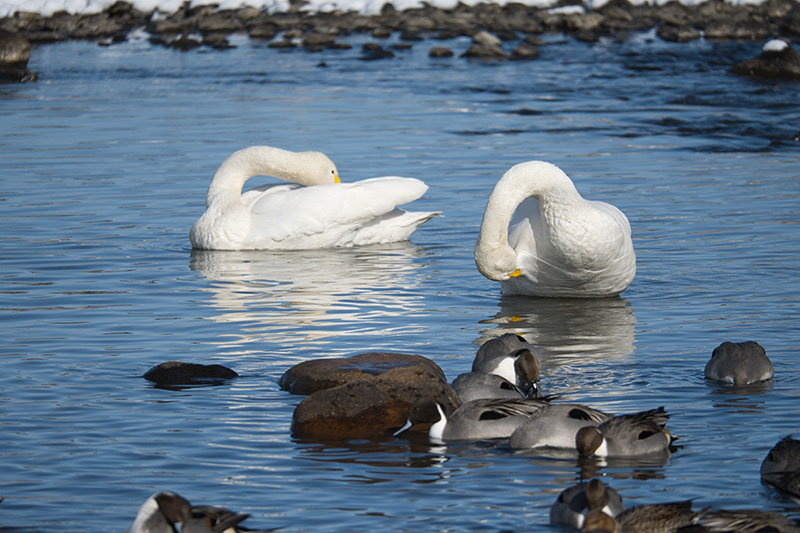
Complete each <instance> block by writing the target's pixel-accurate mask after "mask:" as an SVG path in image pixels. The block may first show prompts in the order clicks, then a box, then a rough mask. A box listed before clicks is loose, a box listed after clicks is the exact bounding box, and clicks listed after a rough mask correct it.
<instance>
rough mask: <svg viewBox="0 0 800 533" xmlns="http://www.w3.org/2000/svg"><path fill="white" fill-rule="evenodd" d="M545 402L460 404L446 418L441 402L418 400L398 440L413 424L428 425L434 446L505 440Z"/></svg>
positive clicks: (513, 400) (426, 399)
mask: <svg viewBox="0 0 800 533" xmlns="http://www.w3.org/2000/svg"><path fill="white" fill-rule="evenodd" d="M548 401H549V400H548V399H546V398H544V399H540V398H520V399H490V400H474V401H471V402H467V403H464V404H461V406H459V407H458V408H457V409H456V410H455V411H453V413H452V414H451V415H450V416H449V417H448V416H447V414H446V413H445V410H444V408H443V406H442V404H441V403H439V402H437V401H436V400H434V399H432V398H419V399H417V400H415V401H414V403H412V404H411V408H410V409H409V412H408V420H407V421H406V423H405V425H404V426H403V427H401V428H400V429H399V430H397V431H396V432H395V433H394V436H395V437H397V436H399V435H400V434H401V433H403V432H404V431H406V430H407V429H409V428H410V427H412V426H414V425H415V424H431V426H430V429H429V430H428V440H429V441H430V442H431V443H434V444H444V443H447V442H466V441H480V440H496V439H505V438H508V437H509V436H511V434H512V433H513V432H514V429H516V428H517V427H518V426H519V425H520V424H522V423H523V422H524V421H525V420H526V419H527V418H528V417H529V416H530V415H531V414H532V413H534V412H536V410H537V409H540V408H541V407H542V406H544V405H547V403H548Z"/></svg>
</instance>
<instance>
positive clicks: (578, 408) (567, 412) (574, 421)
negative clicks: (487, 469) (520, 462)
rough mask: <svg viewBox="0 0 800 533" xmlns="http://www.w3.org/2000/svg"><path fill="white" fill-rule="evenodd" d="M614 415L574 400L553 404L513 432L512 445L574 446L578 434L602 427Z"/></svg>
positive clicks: (535, 414) (515, 446) (571, 447)
mask: <svg viewBox="0 0 800 533" xmlns="http://www.w3.org/2000/svg"><path fill="white" fill-rule="evenodd" d="M610 418H611V415H609V414H607V413H603V412H602V411H598V410H597V409H592V408H591V407H587V406H585V405H580V404H575V403H551V404H548V405H545V406H544V407H542V408H541V409H539V410H537V411H536V412H535V413H533V414H532V415H531V416H530V417H528V419H527V420H526V421H525V422H524V423H523V424H522V425H521V426H519V427H518V428H517V429H516V430H515V431H514V433H513V434H512V435H511V440H510V441H509V444H510V445H511V447H512V448H517V449H524V448H538V447H545V446H547V447H552V448H566V449H573V450H574V449H575V435H576V434H577V433H578V431H579V430H580V429H581V428H583V427H587V426H599V425H600V424H601V423H603V422H605V421H606V420H608V419H610Z"/></svg>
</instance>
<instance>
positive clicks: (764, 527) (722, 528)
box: [678, 510, 800, 533]
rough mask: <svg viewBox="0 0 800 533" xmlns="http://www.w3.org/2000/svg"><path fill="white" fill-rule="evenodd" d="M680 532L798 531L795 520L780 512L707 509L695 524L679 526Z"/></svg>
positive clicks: (796, 532)
mask: <svg viewBox="0 0 800 533" xmlns="http://www.w3.org/2000/svg"><path fill="white" fill-rule="evenodd" d="M678 531H679V532H680V533H703V532H705V533H800V526H799V525H798V524H797V522H794V521H792V520H789V519H788V518H786V517H785V516H783V515H782V514H780V513H775V512H771V511H761V510H744V511H725V510H721V511H707V512H704V513H702V514H701V515H700V516H699V517H698V518H697V525H693V526H689V527H686V528H681V529H679V530H678Z"/></svg>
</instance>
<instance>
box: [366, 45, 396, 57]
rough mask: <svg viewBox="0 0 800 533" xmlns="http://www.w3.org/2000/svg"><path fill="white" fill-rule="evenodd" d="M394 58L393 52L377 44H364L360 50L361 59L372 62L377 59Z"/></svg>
mask: <svg viewBox="0 0 800 533" xmlns="http://www.w3.org/2000/svg"><path fill="white" fill-rule="evenodd" d="M392 57H394V52H392V51H391V50H387V49H385V48H384V47H382V46H381V45H379V44H377V43H366V44H365V45H364V46H363V47H362V48H361V59H363V60H365V61H374V60H377V59H389V58H392Z"/></svg>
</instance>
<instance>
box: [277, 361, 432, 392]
mask: <svg viewBox="0 0 800 533" xmlns="http://www.w3.org/2000/svg"><path fill="white" fill-rule="evenodd" d="M416 367H423V368H426V369H427V370H429V371H431V372H433V373H434V374H437V375H438V376H439V377H440V378H442V379H445V375H444V372H442V369H441V368H439V365H437V364H436V363H434V362H433V361H431V360H430V359H428V358H426V357H422V356H421V355H411V354H401V353H383V352H367V353H363V354H358V355H354V356H352V357H344V358H328V359H315V360H312V361H304V362H302V363H299V364H296V365H295V366H293V367H292V368H290V369H289V370H287V371H286V372H284V373H283V375H282V376H281V377H280V379H279V380H278V385H279V386H280V388H281V389H282V390H285V391H288V392H291V393H292V394H301V395H304V396H307V395H309V394H313V393H315V392H317V391H321V390H325V389H330V388H333V387H338V386H339V385H344V384H345V383H350V382H351V381H357V380H359V379H363V378H366V377H369V376H378V375H380V374H383V373H385V372H388V371H389V370H393V369H397V368H416Z"/></svg>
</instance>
